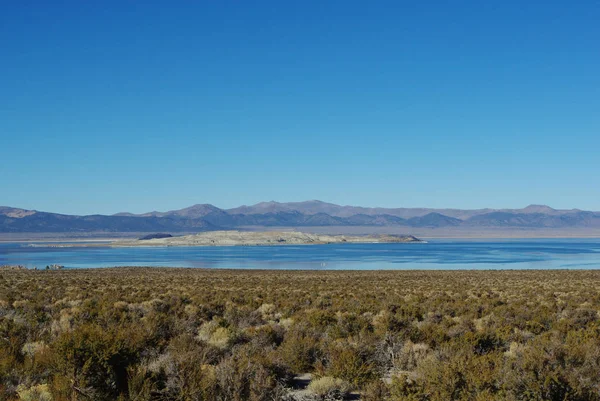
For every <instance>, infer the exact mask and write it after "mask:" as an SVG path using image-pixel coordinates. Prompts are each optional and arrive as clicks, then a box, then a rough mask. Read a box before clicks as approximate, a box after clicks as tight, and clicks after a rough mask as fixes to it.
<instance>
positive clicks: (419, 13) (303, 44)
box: [0, 0, 600, 214]
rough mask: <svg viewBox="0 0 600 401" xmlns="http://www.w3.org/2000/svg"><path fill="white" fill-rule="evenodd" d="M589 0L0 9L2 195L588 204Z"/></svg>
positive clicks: (165, 206)
mask: <svg viewBox="0 0 600 401" xmlns="http://www.w3.org/2000/svg"><path fill="white" fill-rule="evenodd" d="M599 21H600V3H599V2H598V1H596V0H594V1H589V0H581V1H574V2H566V1H564V0H563V1H554V0H549V1H543V2H542V1H517V0H506V1H460V0H459V1H451V2H448V1H410V2H408V1H372V2H370V1H349V0H343V1H335V0H331V1H260V0H259V1H238V2H229V1H196V2H194V1H177V2H166V1H144V2H137V1H135V2H134V1H79V0H78V1H4V2H3V3H2V6H1V7H0V154H1V157H2V159H1V161H0V205H6V206H14V207H22V208H32V209H37V210H44V211H52V212H61V213H69V214H91V213H106V214H108V213H116V212H120V211H130V212H146V211H150V210H155V209H157V210H169V209H176V208H182V207H186V206H189V205H191V204H194V203H212V204H215V205H217V206H219V207H234V206H238V205H241V204H252V203H256V202H259V201H266V200H278V201H300V200H308V199H320V200H324V201H330V202H334V203H341V204H353V205H363V206H389V207H392V206H393V207H413V206H426V207H457V208H478V207H524V206H526V205H528V204H530V203H543V204H548V205H550V206H553V207H557V208H573V207H578V208H582V209H588V210H600V23H599Z"/></svg>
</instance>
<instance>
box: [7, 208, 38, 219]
mask: <svg viewBox="0 0 600 401" xmlns="http://www.w3.org/2000/svg"><path fill="white" fill-rule="evenodd" d="M36 213H37V211H36V210H27V209H19V208H16V207H9V206H0V215H4V216H6V217H11V218H13V219H21V218H23V217H27V216H31V215H32V214H36Z"/></svg>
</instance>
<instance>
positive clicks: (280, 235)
mask: <svg viewBox="0 0 600 401" xmlns="http://www.w3.org/2000/svg"><path fill="white" fill-rule="evenodd" d="M394 242H423V241H421V240H420V239H418V238H416V237H414V236H412V235H388V234H381V235H353V236H351V235H322V234H310V233H303V232H297V231H261V232H256V231H209V232H203V233H199V234H193V235H183V236H179V237H164V238H151V239H139V240H133V241H115V242H113V243H111V244H110V245H111V246H123V247H129V246H252V245H319V244H341V243H363V244H373V243H394Z"/></svg>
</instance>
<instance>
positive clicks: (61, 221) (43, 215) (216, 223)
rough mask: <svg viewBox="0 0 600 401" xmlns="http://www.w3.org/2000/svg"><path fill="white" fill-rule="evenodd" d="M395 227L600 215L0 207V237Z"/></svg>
mask: <svg viewBox="0 0 600 401" xmlns="http://www.w3.org/2000/svg"><path fill="white" fill-rule="evenodd" d="M274 227H286V228H304V229H305V230H310V228H313V229H316V228H321V229H323V228H324V227H337V228H338V230H342V231H343V228H344V227H346V228H354V231H356V228H357V227H371V228H373V227H396V228H398V229H402V230H404V231H406V232H410V231H411V230H414V229H417V228H427V229H434V230H435V229H446V230H461V229H462V230H465V229H472V230H474V229H498V228H502V229H511V228H512V229H558V230H561V229H582V228H585V229H600V212H592V211H584V210H579V209H569V210H558V209H553V208H551V207H549V206H545V205H530V206H527V207H525V208H522V209H473V210H466V209H430V208H378V207H374V208H370V207H359V206H340V205H336V204H332V203H326V202H321V201H317V200H312V201H306V202H288V203H280V202H274V201H271V202H261V203H258V204H256V205H251V206H245V205H244V206H240V207H236V208H233V209H220V208H218V207H216V206H213V205H209V204H198V205H194V206H190V207H187V208H184V209H179V210H171V211H167V212H157V211H154V212H148V213H143V214H132V213H117V214H115V215H110V216H108V215H87V216H76V215H65V214H57V213H48V212H40V211H36V210H26V209H19V208H12V207H0V233H53V232H56V233H90V232H108V233H127V232H180V233H181V232H200V231H210V230H223V229H245V228H248V229H250V228H251V229H257V228H267V229H269V228H274Z"/></svg>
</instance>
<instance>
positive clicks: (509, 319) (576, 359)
mask: <svg viewBox="0 0 600 401" xmlns="http://www.w3.org/2000/svg"><path fill="white" fill-rule="evenodd" d="M599 311H600V271H598V272H596V271H368V272H359V271H352V272H350V271H346V272H344V271H320V272H315V271H311V272H309V271H230V270H202V269H168V268H113V269H91V270H60V271H28V270H21V269H15V270H2V271H0V400H31V401H40V400H43V401H67V400H69V401H72V400H100V401H102V400H121V401H146V400H181V401H188V400H190V401H191V400H255V401H259V400H288V401H293V400H297V401H299V400H334V399H343V398H344V397H353V399H357V398H358V397H360V399H363V400H371V401H374V400H419V401H421V400H423V401H424V400H432V401H438V400H439V401H442V400H443V401H446V400H477V401H484V400H509V401H510V400H514V401H516V400H557V401H558V400H561V401H564V400H581V401H583V400H600V318H599V315H598V312H599ZM299 375H303V376H304V377H306V376H310V377H311V378H312V382H311V383H310V384H308V383H305V384H307V386H306V385H305V386H304V387H305V388H302V389H298V388H297V387H298V380H296V379H295V378H297V377H298V376H299Z"/></svg>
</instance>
